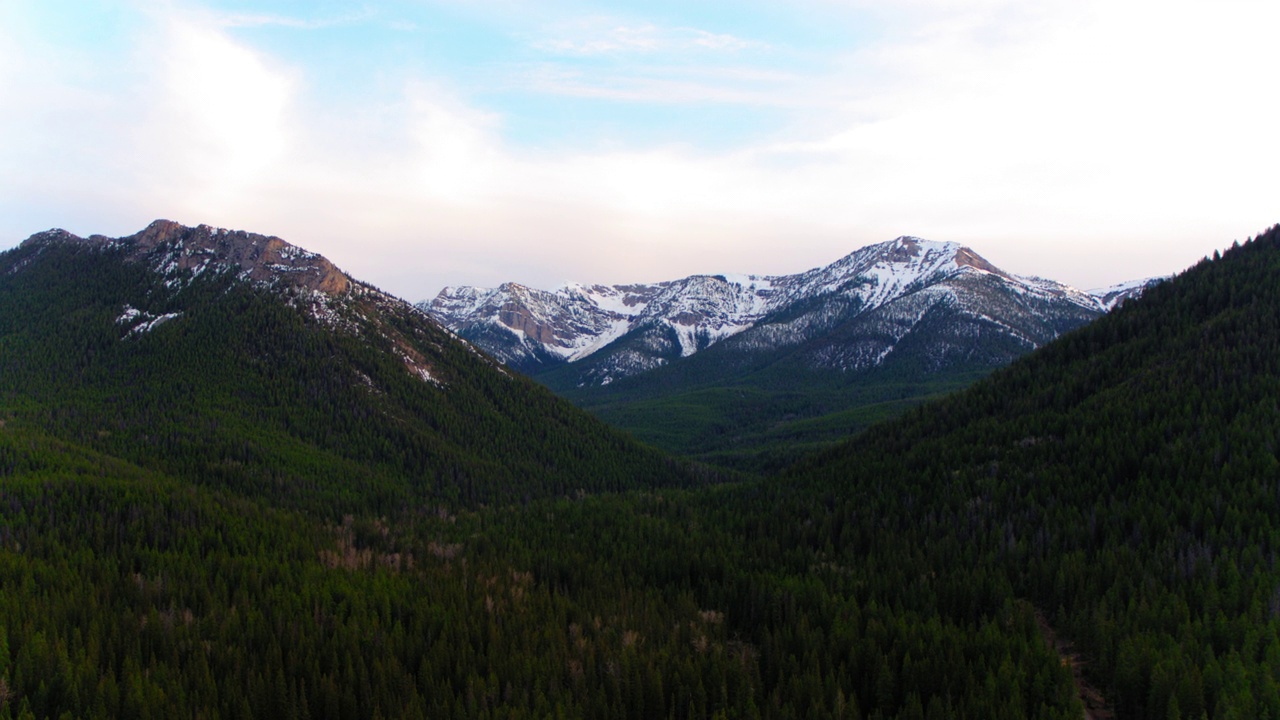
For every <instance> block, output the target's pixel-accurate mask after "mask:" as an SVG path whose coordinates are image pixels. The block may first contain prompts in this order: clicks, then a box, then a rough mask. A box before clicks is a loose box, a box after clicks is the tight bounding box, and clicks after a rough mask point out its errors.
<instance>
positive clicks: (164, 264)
mask: <svg viewBox="0 0 1280 720" xmlns="http://www.w3.org/2000/svg"><path fill="white" fill-rule="evenodd" d="M37 239H43V240H50V239H52V240H61V241H75V242H82V243H88V244H97V245H106V244H113V243H118V244H120V245H122V246H124V247H125V248H126V249H127V250H128V251H129V256H130V257H131V258H133V259H136V260H143V261H149V262H152V263H154V264H155V265H156V269H157V270H159V271H161V272H164V273H166V274H167V273H170V272H173V271H175V270H199V269H200V268H202V267H207V266H209V265H210V264H213V265H216V266H219V267H221V268H228V267H229V268H232V269H234V268H236V267H238V268H239V271H240V272H241V273H242V274H245V275H246V276H247V277H248V278H249V279H251V280H254V281H257V282H266V283H283V284H286V285H289V286H292V287H297V288H301V289H304V290H318V291H320V292H323V293H326V294H328V295H333V296H339V295H345V294H346V293H347V292H348V291H350V289H351V279H350V278H348V277H347V275H346V274H345V273H343V272H342V271H341V270H339V269H338V268H337V267H336V266H335V265H334V264H333V263H331V262H329V261H328V260H327V259H325V258H324V257H322V256H320V255H317V254H315V253H312V252H307V251H306V250H303V249H302V248H299V247H297V246H295V245H290V244H289V243H287V242H285V241H284V240H281V239H280V238H278V237H269V236H266V235H258V234H256V233H247V232H244V231H242V230H223V229H220V228H213V227H209V226H208V225H200V226H197V227H187V226H185V225H181V224H179V223H176V222H173V221H171V220H156V221H155V222H153V223H151V224H150V225H148V226H147V227H146V229H145V230H143V231H142V232H140V233H137V234H136V235H130V236H128V237H122V238H108V237H104V236H102V235H93V236H91V237H89V238H87V239H86V238H79V237H76V236H74V235H71V234H70V233H67V232H65V231H49V232H46V233H40V234H38V235H34V236H32V238H31V240H32V241H34V240H37Z"/></svg>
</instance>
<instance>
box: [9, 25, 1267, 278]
mask: <svg viewBox="0 0 1280 720" xmlns="http://www.w3.org/2000/svg"><path fill="white" fill-rule="evenodd" d="M1277 27H1280V3H1276V2H1275V1H1274V0H1213V1H1212V2H1209V1H1186V0H1165V1H1161V2H1155V1H1149V0H1036V1H1035V2H1029V1H1027V0H1018V1H1013V0H893V1H892V2H887V1H876V0H786V1H785V2H770V1H765V0H734V1H733V2H721V1H720V0H702V1H699V2H690V1H689V0H678V1H677V0H646V1H644V2H579V1H577V0H537V1H536V2H535V1H534V0H371V1H369V2H359V1H358V0H342V1H338V0H308V1H306V2H302V1H300V0H292V1H291V0H204V1H198V0H0V249H4V248H8V247H12V246H14V245H16V244H18V243H19V242H21V241H22V240H23V239H24V238H26V237H27V236H29V235H31V234H33V233H35V232H38V231H41V230H45V229H48V228H51V227H61V228H64V229H67V230H69V231H71V232H74V233H76V234H80V235H88V234H94V233H99V234H104V235H109V236H113V237H114V236H122V235H129V234H132V233H134V232H137V231H138V230H141V229H142V228H143V227H145V226H146V225H147V224H148V223H149V222H151V221H152V220H154V219H157V218H167V219H171V220H176V221H178V222H182V223H184V224H188V225H196V224H201V223H205V224H209V225H214V226H218V227H228V228H233V229H243V230H250V231H253V232H260V233H264V234H270V235H278V236H280V237H282V238H284V239H285V240H288V241H290V242H292V243H294V244H296V245H300V246H302V247H305V248H307V249H309V250H313V251H316V252H320V253H323V254H324V255H325V256H327V257H328V258H329V259H330V260H332V261H333V262H334V263H336V264H337V265H338V266H339V267H342V268H343V269H345V270H346V271H347V272H349V273H350V274H351V275H353V276H354V277H356V278H358V279H360V280H364V281H367V282H371V283H373V284H374V285H377V286H378V287H381V288H382V289H384V290H387V291H390V292H392V293H395V294H397V295H399V296H401V297H404V298H406V299H408V300H412V301H417V300H423V299H430V298H431V297H433V296H434V295H435V294H436V292H437V291H439V290H440V289H441V288H442V287H444V286H446V285H479V286H485V287H489V286H495V285H498V284H500V283H502V282H507V281H515V282H520V283H523V284H526V285H530V286H533V287H541V288H551V287H555V286H557V285H560V284H562V283H564V282H570V281H573V282H584V283H595V282H601V283H623V282H652V281H659V280H667V279H675V278H679V277H684V276H687V275H690V274H695V273H754V274H787V273H794V272H800V271H803V270H806V269H809V268H812V267H818V266H821V265H825V264H828V263H830V262H832V261H834V260H836V259H838V258H840V257H842V256H844V255H846V254H848V253H850V252H852V251H853V250H855V249H857V248H860V247H863V246H865V245H868V244H871V243H876V242H883V241H886V240H891V239H893V238H895V237H897V236H899V235H915V236H919V237H924V238H928V239H931V240H940V241H950V242H959V243H963V244H966V245H968V246H970V247H972V248H973V249H974V250H975V251H977V252H978V253H979V254H981V255H983V256H984V257H986V258H987V259H988V260H989V261H991V262H992V263H994V264H995V265H997V266H999V267H1001V268H1003V269H1005V270H1008V271H1011V272H1015V273H1019V274H1031V275H1039V276H1043V277H1049V278H1053V279H1055V280H1060V281H1063V282H1067V283H1069V284H1072V285H1075V286H1077V287H1080V288H1092V287H1099V286H1104V285H1109V284H1112V283H1117V282H1121V281H1125V280H1131V279H1136V278H1143V277H1150V276H1155V275H1163V274H1169V273H1173V272H1177V271H1179V270H1181V269H1184V268H1185V267H1187V266H1189V265H1191V264H1193V263H1194V262H1195V261H1197V260H1198V259H1200V258H1201V257H1204V256H1205V255H1209V254H1211V253H1212V252H1213V251H1214V250H1215V249H1220V248H1225V247H1227V246H1229V245H1230V244H1231V243H1232V242H1233V241H1244V240H1245V239H1247V238H1249V237H1251V236H1253V235H1255V234H1257V233H1259V232H1261V231H1262V230H1264V229H1266V228H1267V227H1269V226H1270V225H1272V224H1275V223H1277V222H1280V172H1277V168H1278V167H1280V132H1277V131H1276V118H1277V117H1280V112H1278V111H1280V95H1278V94H1277V93H1276V92H1275V90H1276V87H1277V83H1278V82H1280V63H1277V61H1276V59H1275V55H1274V51H1273V50H1272V49H1271V48H1272V44H1273V42H1274V37H1273V36H1274V32H1275V29H1276V28H1277Z"/></svg>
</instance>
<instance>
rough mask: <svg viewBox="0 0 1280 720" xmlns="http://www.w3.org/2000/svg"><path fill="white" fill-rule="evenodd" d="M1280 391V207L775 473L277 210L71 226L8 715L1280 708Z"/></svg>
mask: <svg viewBox="0 0 1280 720" xmlns="http://www.w3.org/2000/svg"><path fill="white" fill-rule="evenodd" d="M917 325H919V323H917ZM745 332H746V331H743V333H739V335H741V334H744V333H745ZM734 337H737V336H736V335H735V336H733V337H729V338H726V339H724V340H721V341H719V342H717V343H714V344H712V345H711V346H709V347H707V348H704V349H702V350H699V351H698V352H696V353H695V354H693V355H691V356H689V357H687V358H685V359H684V360H682V361H681V362H672V363H671V364H670V366H668V367H664V368H659V369H658V370H657V371H654V372H653V373H652V374H651V375H650V377H660V376H662V375H664V374H665V373H669V372H671V371H672V370H674V369H675V368H676V367H677V366H681V365H687V364H691V363H692V361H695V360H697V358H699V357H704V358H705V357H714V355H715V354H716V353H718V352H722V350H720V348H723V347H725V346H726V345H727V343H731V342H733V341H734ZM901 344H902V343H898V344H897V346H896V347H895V350H894V351H893V352H892V353H891V355H892V354H897V353H899V352H902V348H901ZM703 362H705V361H703ZM905 367H906V366H902V367H900V368H899V369H898V370H895V371H894V372H900V373H904V374H905V372H906V370H905V369H904V368H905ZM829 372H831V373H837V374H838V373H840V372H843V371H840V370H830V371H829ZM877 373H882V374H884V373H888V371H887V370H885V369H883V368H880V369H877V370H872V371H868V373H867V375H868V377H870V376H873V375H876V374H877ZM879 379H880V380H882V381H883V380H885V379H886V376H885V375H882V376H881V377H880V378H879ZM637 382H638V378H622V379H618V380H615V381H614V382H612V383H610V384H609V385H607V386H603V387H604V388H606V389H613V388H619V387H623V386H625V385H630V384H635V383H637ZM596 387H599V386H596ZM831 387H837V385H832V386H831ZM734 392H739V393H742V394H748V392H747V389H746V388H745V387H739V388H736V389H734ZM726 397H727V395H726ZM1277 397H1280V227H1276V228H1272V229H1271V230H1270V231H1268V232H1266V233H1264V234H1263V235H1260V236H1259V237H1258V238H1256V239H1254V240H1251V241H1249V242H1246V243H1244V244H1240V245H1238V246H1235V247H1233V248H1231V249H1230V250H1228V251H1227V252H1225V253H1222V254H1221V256H1220V257H1219V256H1218V255H1217V254H1215V257H1214V258H1213V259H1212V260H1210V259H1208V258H1206V259H1205V261H1203V262H1201V263H1199V264H1197V265H1196V266H1194V267H1192V268H1190V269H1189V270H1187V271H1186V272H1185V273H1182V274H1181V275H1179V276H1177V277H1176V278H1173V279H1171V280H1170V281H1168V282H1165V283H1161V284H1159V285H1157V286H1154V287H1152V288H1149V289H1148V290H1147V291H1146V292H1144V293H1143V294H1142V296H1141V297H1138V298H1137V299H1135V300H1133V301H1132V302H1125V303H1123V304H1122V305H1121V306H1119V307H1117V308H1116V309H1115V310H1114V311H1113V312H1108V313H1107V314H1105V315H1104V316H1102V317H1099V318H1098V319H1097V320H1096V321H1094V322H1091V323H1088V324H1087V325H1085V326H1083V327H1081V328H1079V329H1077V330H1075V331H1071V332H1066V333H1064V334H1062V335H1061V336H1060V337H1058V338H1057V339H1056V340H1053V341H1050V342H1048V343H1047V344H1046V345H1045V346H1044V347H1043V348H1040V349H1038V350H1035V351H1032V352H1030V353H1027V354H1026V355H1025V356H1024V357H1020V358H1018V359H1016V360H1014V361H1012V362H1011V363H1009V364H1008V365H1006V366H1005V367H1002V368H999V369H997V370H994V371H989V372H987V373H986V376H985V377H984V378H982V379H980V380H977V381H976V382H972V383H971V386H970V387H968V389H966V390H963V391H961V392H957V393H953V394H950V395H948V396H946V397H945V398H940V399H937V400H935V401H931V402H925V403H922V404H919V405H917V406H916V407H914V409H911V410H909V411H907V412H905V413H900V416H899V417H898V418H897V419H895V420H893V421H890V422H884V423H877V424H875V425H874V426H873V427H871V428H870V429H868V430H867V431H866V432H862V433H859V434H857V435H856V436H853V437H846V438H845V440H844V441H843V442H841V443H839V444H838V445H837V446H835V447H832V448H829V449H827V450H825V451H823V452H821V453H817V454H810V455H807V456H805V457H804V458H802V459H801V460H800V461H799V462H797V463H793V464H792V465H791V466H790V467H789V469H788V470H786V471H785V472H783V473H776V474H768V475H762V476H759V477H745V476H739V475H734V474H726V473H711V472H708V471H707V470H705V469H700V468H698V467H696V466H694V465H691V464H689V463H685V462H681V461H676V460H672V459H670V458H668V457H664V456H663V455H662V454H660V453H657V452H655V451H653V450H651V449H648V448H645V447H642V446H639V445H637V444H635V443H634V442H632V441H630V440H629V439H628V438H627V437H626V436H625V435H623V434H621V433H618V432H616V431H613V430H611V429H609V428H608V427H606V426H605V425H603V424H602V423H600V422H598V421H596V420H594V419H592V418H591V417H590V416H588V415H586V414H585V413H583V412H582V411H580V410H578V409H576V408H574V407H573V406H571V405H569V404H568V403H566V402H564V401H563V400H561V399H559V398H557V397H556V396H555V395H553V394H552V393H550V392H549V391H548V390H547V389H546V388H545V387H541V386H539V385H538V384H536V383H534V382H532V381H530V380H528V379H526V378H524V377H522V376H521V375H519V374H518V373H515V372H513V371H511V370H510V369H509V368H506V367H503V366H501V365H500V364H498V363H496V362H495V361H494V360H493V359H492V358H490V357H488V356H486V355H485V354H483V353H480V352H478V351H476V350H475V348H474V347H472V346H470V345H468V344H466V343H465V342H464V341H461V340H459V339H458V338H456V337H455V336H454V335H452V334H451V333H450V332H449V331H448V330H447V329H445V328H442V327H441V326H439V325H438V324H437V323H436V322H435V321H434V320H432V319H431V318H430V317H428V316H427V315H426V314H424V313H422V312H421V311H419V310H416V309H414V308H412V307H410V306H409V305H407V304H406V303H403V302H401V301H399V300H397V299H395V298H392V297H390V296H387V295H386V294H384V293H381V292H380V291H378V290H377V289H376V288H373V287H371V286H368V285H367V284H364V283H361V282H359V281H358V280H356V279H354V278H351V277H349V276H347V275H345V274H343V273H342V272H341V271H340V270H337V269H336V268H333V267H332V266H331V264H329V263H328V262H327V261H324V260H323V258H320V257H319V256H316V255H313V254H310V253H306V252H305V251H303V250H301V249H299V248H296V247H294V246H292V245H289V244H288V243H285V242H284V241H281V240H279V239H278V238H271V237H268V236H263V235H255V234H252V233H240V232H234V231H222V230H216V229H214V228H209V227H205V226H200V227H194V228H193V227H184V226H181V225H177V224H175V223H167V222H159V223H157V224H154V225H153V226H151V227H149V228H148V229H147V230H145V231H143V232H142V233H139V234H138V235H134V236H129V237H125V238H103V237H90V238H79V237H76V236H73V235H70V234H67V233H63V232H57V231H52V232H50V233H42V234H40V235H37V236H35V237H33V238H31V239H30V240H29V241H27V242H25V243H23V244H22V245H21V246H20V247H18V248H16V249H13V250H10V251H7V252H4V253H0V720H4V719H5V718H23V719H25V718H37V719H40V720H43V719H44V718H63V717H83V718H91V719H93V720H98V719H99V718H103V719H105V718H116V717H226V718H232V717H281V718H325V719H326V720H328V719H334V720H346V719H349V718H350V719H354V718H366V717H367V718H376V717H403V718H415V719H416V718H510V719H512V720H522V719H524V718H543V717H566V718H598V717H610V718H626V719H628V720H631V719H635V720H640V719H642V718H649V717H671V718H678V719H680V720H694V719H697V720H702V719H707V718H723V717H741V718H779V719H785V718H806V717H848V718H864V719H872V718H884V719H886V720H887V719H890V718H899V719H901V720H907V719H911V720H930V719H932V718H950V717H966V718H968V717H975V718H976V717H981V718H1009V719H1010V720H1016V719H1018V718H1035V719H1037V720H1078V719H1079V718H1080V717H1082V716H1085V717H1133V718H1152V719H1153V720H1167V719H1168V718H1178V719H1181V718H1207V719H1211V720H1226V719H1227V718H1255V717H1256V718H1264V717H1280V681H1278V679H1277V674H1276V672H1275V669H1276V667H1277V658H1280V599H1278V598H1280V595H1278V594H1277V590H1276V588H1277V587H1280V568H1278V567H1277V562H1276V558H1275V557H1274V555H1275V553H1274V548H1275V547H1277V546H1278V544H1280V532H1278V531H1277V529H1276V522H1275V520H1274V518H1276V517H1277V514H1278V513H1280V493H1278V492H1277V487H1280V454H1278V451H1280V406H1278V405H1277V403H1276V398H1277ZM734 407H738V408H740V407H743V406H742V405H735V406H734Z"/></svg>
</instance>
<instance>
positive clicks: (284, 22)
mask: <svg viewBox="0 0 1280 720" xmlns="http://www.w3.org/2000/svg"><path fill="white" fill-rule="evenodd" d="M372 15H373V13H371V12H370V11H369V10H367V9H366V10H364V11H363V12H360V13H355V14H351V15H344V16H341V17H334V18H323V19H307V18H297V17H290V16H288V15H270V14H262V13H226V14H220V15H216V16H215V20H214V22H215V23H216V24H217V25H218V26H220V27H225V28H257V27H285V28H293V29H296V30H320V29H322V28H329V27H337V26H340V25H349V24H351V23H354V22H359V21H362V20H367V19H368V18H370V17H372Z"/></svg>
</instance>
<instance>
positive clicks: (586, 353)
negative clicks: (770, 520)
mask: <svg viewBox="0 0 1280 720" xmlns="http://www.w3.org/2000/svg"><path fill="white" fill-rule="evenodd" d="M1144 287H1145V285H1143V284H1141V283H1133V284H1129V285H1127V286H1126V287H1125V288H1124V289H1120V288H1107V289H1105V290H1103V291H1099V294H1093V293H1086V292H1081V291H1079V290H1076V289H1074V288H1071V287H1069V286H1066V285H1063V284H1061V283H1057V282H1054V281H1052V280H1045V279H1042V278H1035V277H1022V276H1017V275H1012V274H1010V273H1006V272H1004V271H1002V270H1000V269H999V268H997V267H995V266H994V265H992V264H991V263H989V262H987V261H986V260H985V259H983V258H982V257H980V256H979V255H978V254H977V253H975V252H974V251H973V250H971V249H969V248H967V247H964V246H962V245H959V244H957V243H943V242H932V241H928V240H922V239H920V238H915V237H900V238H897V239H896V240H892V241H889V242H885V243H880V244H876V245H871V246H868V247H864V248H862V249H860V250H857V251H855V252H853V253H851V254H849V255H847V256H845V257H843V258H841V259H840V260H837V261H836V262H834V263H832V264H830V265H827V266H825V267H821V268H815V269H813V270H809V271H807V272H804V273H799V274H796V275H780V276H758V275H694V276H691V277H687V278H684V279H682V280H674V281H669V282H663V283H657V284H650V285H615V286H604V285H590V286H587V285H566V286H563V287H560V288H557V289H555V290H552V291H545V290H535V289H532V288H527V287H524V286H521V285H516V284H513V283H508V284H506V285H502V286H501V287H498V288H494V289H489V290H485V289H478V288H472V287H459V288H446V289H445V290H443V291H442V292H441V293H440V294H439V295H438V296H437V297H436V298H435V299H434V300H432V301H431V302H430V303H425V302H424V303H420V304H419V307H420V308H422V309H424V310H426V311H428V312H430V313H431V314H432V315H434V316H435V317H437V318H438V319H439V320H440V321H441V322H442V323H444V324H445V325H446V326H448V327H449V328H451V329H453V330H454V331H455V332H457V333H458V334H459V335H461V336H462V337H464V338H467V339H469V340H471V341H472V342H474V343H475V344H476V345H478V346H480V347H481V348H483V349H484V350H486V351H487V352H489V353H490V354H492V355H493V356H494V357H496V358H498V359H499V360H501V361H503V362H505V363H507V364H509V365H511V366H513V367H515V368H517V369H520V370H522V371H525V372H529V373H540V372H545V371H548V370H550V369H553V368H556V367H557V366H562V365H565V364H566V363H572V364H574V365H575V366H577V367H579V368H580V370H579V371H578V372H577V373H574V374H575V375H576V380H575V382H574V384H576V385H606V384H609V383H611V382H613V381H615V380H618V379H620V378H623V377H627V376H631V375H636V374H639V373H643V372H646V371H649V370H653V369H655V368H658V367H662V366H666V365H669V364H671V363H673V362H675V361H678V360H681V359H683V358H689V357H690V356H692V355H694V354H695V353H698V352H700V351H703V350H705V349H707V348H709V347H711V346H716V345H718V346H719V348H720V350H719V355H718V356H719V357H720V358H721V359H724V358H725V354H726V353H737V354H750V355H759V354H761V353H776V352H777V351H779V350H781V349H786V348H792V349H794V351H795V352H796V353H798V355H797V357H796V358H795V359H796V360H798V361H800V362H801V363H802V365H804V366H806V367H808V368H810V369H837V370H844V371H849V370H863V369H868V368H871V367H876V366H879V365H882V364H883V363H885V362H887V361H888V360H889V359H890V357H891V355H893V353H895V351H898V350H899V349H902V348H905V347H911V348H912V351H913V352H916V353H919V352H924V353H925V356H926V357H927V358H932V359H931V360H927V361H926V363H927V364H928V365H930V366H934V367H944V366H946V365H948V364H951V363H953V362H956V361H962V360H963V361H973V360H977V359H981V358H983V357H985V356H990V357H989V360H990V362H991V363H993V364H1001V363H1003V362H1007V361H1008V360H1009V359H1012V356H1013V355H1015V354H1021V353H1022V352H1026V351H1028V350H1031V349H1033V348H1035V347H1038V346H1039V345H1042V344H1043V343H1045V342H1047V341H1049V340H1052V339H1053V338H1054V337H1057V336H1058V335H1059V334H1061V333H1062V332H1065V331H1067V330H1070V329H1072V328H1074V327H1077V326H1079V325H1082V324H1084V323H1086V322H1088V321H1090V320H1092V319H1093V318H1095V317H1097V316H1098V315H1100V314H1102V313H1104V312H1106V311H1107V310H1108V309H1110V308H1111V307H1113V306H1114V304H1115V303H1116V302H1119V301H1120V300H1122V299H1124V298H1125V297H1129V296H1131V295H1132V294H1134V293H1136V292H1141V290H1142V289H1143V288H1144ZM1125 293H1128V294H1125ZM996 348H999V349H998V350H997V349H996Z"/></svg>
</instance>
